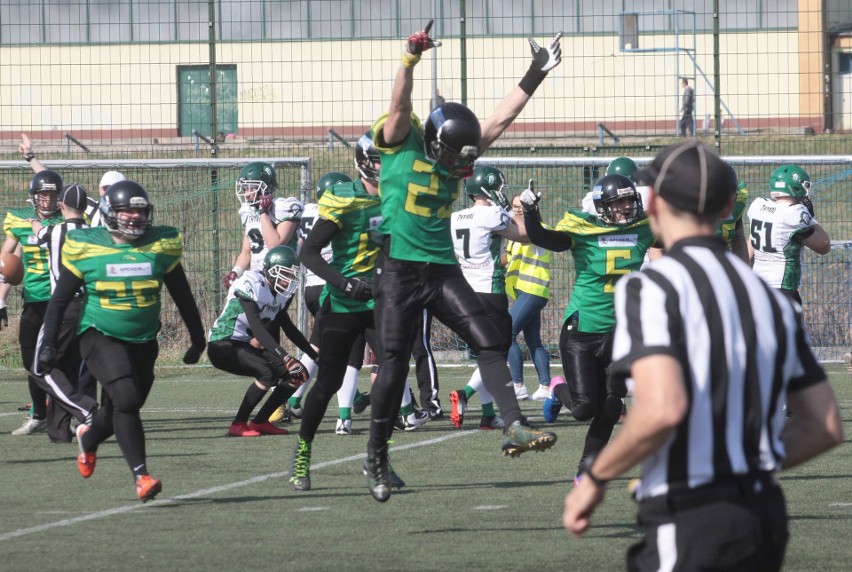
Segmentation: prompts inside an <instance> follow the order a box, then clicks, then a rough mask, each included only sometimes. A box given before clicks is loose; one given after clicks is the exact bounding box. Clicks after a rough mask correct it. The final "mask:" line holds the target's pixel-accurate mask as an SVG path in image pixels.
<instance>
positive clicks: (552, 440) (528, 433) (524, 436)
mask: <svg viewBox="0 0 852 572" xmlns="http://www.w3.org/2000/svg"><path fill="white" fill-rule="evenodd" d="M555 444H556V433H551V432H550V431H541V430H539V429H533V428H532V427H527V426H526V425H524V424H522V423H521V422H520V421H515V422H513V423H512V424H511V425H509V427H508V428H507V429H506V436H505V437H504V438H503V454H504V455H509V456H510V457H517V456H518V455H520V454H521V453H524V452H526V451H544V450H546V449H550V448H551V447H553V445H555Z"/></svg>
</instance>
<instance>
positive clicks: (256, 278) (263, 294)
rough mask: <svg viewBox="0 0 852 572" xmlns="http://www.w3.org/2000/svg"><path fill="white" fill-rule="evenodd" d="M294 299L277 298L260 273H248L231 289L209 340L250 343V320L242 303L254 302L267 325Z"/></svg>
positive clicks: (212, 328) (276, 294) (282, 296)
mask: <svg viewBox="0 0 852 572" xmlns="http://www.w3.org/2000/svg"><path fill="white" fill-rule="evenodd" d="M291 297H292V295H287V296H285V295H283V294H278V293H276V292H275V291H273V290H272V288H270V286H269V283H268V282H267V281H266V278H265V277H264V276H263V274H262V273H261V272H260V271H259V270H249V271H248V272H246V273H245V274H243V275H242V276H240V277H239V278H237V279H236V280H234V283H233V284H232V285H231V287H230V288H228V297H227V298H226V299H225V307H224V308H223V309H222V313H220V314H219V317H218V318H216V321H215V322H213V326H212V327H211V328H210V333H209V336H208V339H209V341H211V342H217V341H219V340H236V341H241V342H250V341H251V339H252V338H254V337H255V335H254V333H252V331H251V328H250V327H249V322H248V318H247V317H246V314H245V312H244V311H243V305H242V302H240V299H241V298H242V299H245V300H251V301H252V302H254V303H255V304H257V309H258V313H259V314H260V319H261V320H263V321H264V322H266V321H267V320H270V321H271V320H274V319H275V316H277V315H278V313H279V312H280V311H281V310H283V309H284V308H286V306H287V303H288V302H289V301H290V298H291Z"/></svg>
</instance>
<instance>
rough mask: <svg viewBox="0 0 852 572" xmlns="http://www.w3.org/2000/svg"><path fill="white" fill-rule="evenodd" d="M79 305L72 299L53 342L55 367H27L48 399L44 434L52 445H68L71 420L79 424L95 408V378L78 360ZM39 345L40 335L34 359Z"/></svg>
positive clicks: (80, 305) (81, 300)
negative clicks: (62, 443)
mask: <svg viewBox="0 0 852 572" xmlns="http://www.w3.org/2000/svg"><path fill="white" fill-rule="evenodd" d="M82 305H83V299H82V298H79V297H78V298H74V299H73V300H72V301H71V303H70V304H68V308H67V309H66V310H65V315H64V316H63V317H62V324H60V326H59V335H58V336H57V340H56V341H57V347H56V351H57V357H58V361H57V364H56V367H55V368H53V369H52V370H50V371H46V372H42V371H40V369H39V367H38V364H37V363H35V361H34V362H33V364H31V366H30V375H31V376H32V378H33V380H34V381H35V383H36V384H37V385H38V386H39V387H41V389H42V390H44V391H45V392H46V393H47V394H48V395H50V397H51V399H50V404H49V405H48V409H47V425H48V427H47V434H48V437H50V440H51V441H54V442H70V441H71V432H70V430H69V425H70V421H71V417H72V416H73V417H76V418H77V420H78V421H80V422H81V423H82V422H84V421H85V420H86V417H87V416H88V415H89V413H91V412H92V410H93V409H94V408H95V405H96V404H97V402H96V401H95V392H96V388H95V387H94V383H93V382H94V377H93V376H92V375H91V373H90V372H89V370H88V368H87V367H86V366H85V364H84V363H83V362H82V360H81V359H80V348H79V343H78V338H77V325H78V324H79V321H80V311H81V308H82ZM41 343H42V332H41V331H39V335H38V342H37V344H36V355H38V352H39V351H40V349H41ZM81 380H82V383H81Z"/></svg>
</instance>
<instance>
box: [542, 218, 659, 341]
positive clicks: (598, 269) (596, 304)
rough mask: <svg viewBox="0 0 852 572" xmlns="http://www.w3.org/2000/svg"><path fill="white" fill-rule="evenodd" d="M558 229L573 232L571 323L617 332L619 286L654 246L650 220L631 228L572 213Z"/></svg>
mask: <svg viewBox="0 0 852 572" xmlns="http://www.w3.org/2000/svg"><path fill="white" fill-rule="evenodd" d="M556 230H558V231H560V232H567V233H570V235H571V238H572V240H573V243H574V244H573V245H572V246H571V253H572V254H573V256H574V272H575V275H576V279H575V281H574V290H573V292H571V299H570V300H569V302H568V308H567V309H566V310H565V319H566V320H567V319H568V318H569V317H570V316H572V315H573V314H575V313H576V314H577V315H578V317H579V324H578V330H579V331H581V332H586V333H592V334H599V333H605V332H611V331H613V330H615V283H616V282H617V281H618V279H619V278H621V277H622V276H623V275H625V274H629V273H630V272H633V271H634V270H639V268H640V267H641V266H642V262H643V261H644V259H645V253H646V252H647V251H648V249H649V248H650V247H651V246H653V245H654V242H655V239H654V235H653V234H652V233H651V227H650V225H649V224H648V219H647V218H644V219H642V220H640V221H638V222H635V223H633V224H630V225H627V226H610V225H606V224H604V223H602V222H601V220H600V219H599V218H598V217H597V216H595V215H591V214H588V213H584V212H582V211H579V210H573V209H572V210H568V211H567V212H566V213H565V216H564V217H563V218H562V220H561V221H559V224H557V225H556Z"/></svg>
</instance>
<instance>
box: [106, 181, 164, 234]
mask: <svg viewBox="0 0 852 572" xmlns="http://www.w3.org/2000/svg"><path fill="white" fill-rule="evenodd" d="M129 209H143V210H144V211H145V215H146V216H145V220H139V221H130V222H122V221H120V220H119V218H118V213H120V212H121V211H124V210H129ZM100 210H101V217H102V218H103V220H104V225H105V226H106V227H107V229H108V230H109V231H110V232H111V233H115V234H120V235H121V236H123V237H125V238H129V239H131V240H135V239H137V238H139V237H140V236H142V235H144V234H145V233H146V232H148V230H149V229H150V228H151V223H152V222H153V216H152V214H153V212H154V206H153V205H152V204H151V201H150V200H149V199H148V192H147V191H146V190H145V189H144V188H143V187H142V185H140V184H139V183H137V182H136V181H131V180H130V179H125V180H124V181H119V182H117V183H115V184H113V185H110V187H109V188H108V189H107V191H106V193H104V196H103V197H101V202H100Z"/></svg>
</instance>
